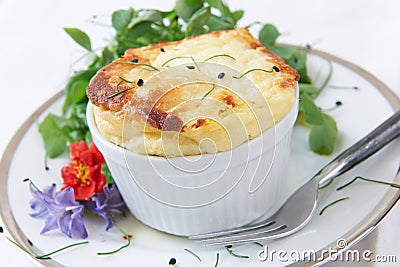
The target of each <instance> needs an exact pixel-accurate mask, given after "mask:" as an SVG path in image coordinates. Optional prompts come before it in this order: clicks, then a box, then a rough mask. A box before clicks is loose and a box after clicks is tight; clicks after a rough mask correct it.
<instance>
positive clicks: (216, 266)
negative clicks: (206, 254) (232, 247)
mask: <svg viewBox="0 0 400 267" xmlns="http://www.w3.org/2000/svg"><path fill="white" fill-rule="evenodd" d="M218 263H219V253H217V260H216V261H215V265H214V267H218Z"/></svg>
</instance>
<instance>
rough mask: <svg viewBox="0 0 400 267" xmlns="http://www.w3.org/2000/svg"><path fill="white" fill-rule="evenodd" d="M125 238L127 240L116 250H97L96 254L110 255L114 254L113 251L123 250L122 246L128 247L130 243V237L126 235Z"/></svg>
mask: <svg viewBox="0 0 400 267" xmlns="http://www.w3.org/2000/svg"><path fill="white" fill-rule="evenodd" d="M126 240H127V241H128V242H127V243H126V244H125V245H123V246H121V247H119V248H117V249H116V250H112V251H108V252H97V255H99V256H106V255H111V254H115V253H118V252H120V251H121V250H123V249H124V248H127V247H129V245H130V244H131V239H130V238H129V237H128V236H126Z"/></svg>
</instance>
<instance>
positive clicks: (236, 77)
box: [233, 69, 274, 79]
mask: <svg viewBox="0 0 400 267" xmlns="http://www.w3.org/2000/svg"><path fill="white" fill-rule="evenodd" d="M253 71H263V72H268V73H272V72H273V71H274V70H273V69H271V70H266V69H251V70H248V71H246V72H245V73H243V74H242V75H240V76H233V78H235V79H241V78H243V76H245V75H247V74H249V73H250V72H253Z"/></svg>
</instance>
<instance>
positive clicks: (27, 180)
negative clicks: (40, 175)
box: [22, 177, 42, 192]
mask: <svg viewBox="0 0 400 267" xmlns="http://www.w3.org/2000/svg"><path fill="white" fill-rule="evenodd" d="M22 182H23V183H26V182H30V183H31V184H32V186H33V187H34V188H35V189H36V190H37V191H38V192H42V190H40V189H39V187H37V186H36V184H35V183H34V182H33V181H32V180H31V178H29V177H27V178H25V179H24V180H22Z"/></svg>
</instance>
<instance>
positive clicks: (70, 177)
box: [61, 163, 78, 186]
mask: <svg viewBox="0 0 400 267" xmlns="http://www.w3.org/2000/svg"><path fill="white" fill-rule="evenodd" d="M74 167H75V164H74V163H70V164H68V165H66V166H64V167H63V168H62V169H61V176H62V178H63V180H64V184H65V185H66V186H75V185H76V184H77V182H78V181H77V178H76V174H75V169H74Z"/></svg>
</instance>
